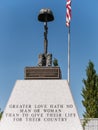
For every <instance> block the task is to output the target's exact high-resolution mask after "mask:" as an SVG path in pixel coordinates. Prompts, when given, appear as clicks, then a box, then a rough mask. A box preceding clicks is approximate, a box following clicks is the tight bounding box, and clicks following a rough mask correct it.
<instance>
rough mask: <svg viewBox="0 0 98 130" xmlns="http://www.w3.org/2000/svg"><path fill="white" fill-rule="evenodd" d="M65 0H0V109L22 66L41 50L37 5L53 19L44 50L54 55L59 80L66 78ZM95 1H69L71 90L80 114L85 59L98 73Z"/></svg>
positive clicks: (35, 60) (31, 63) (97, 1)
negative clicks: (58, 70) (70, 2)
mask: <svg viewBox="0 0 98 130" xmlns="http://www.w3.org/2000/svg"><path fill="white" fill-rule="evenodd" d="M65 3H66V1H63V0H52V1H51V0H0V107H1V109H2V110H4V108H5V106H6V103H7V101H8V99H9V96H10V94H11V92H12V89H13V86H14V84H15V82H16V80H18V79H24V68H25V67H26V66H36V65H37V63H38V54H39V53H42V52H43V31H44V28H43V23H41V22H39V21H38V20H37V16H38V13H39V11H40V9H41V8H50V9H51V10H52V11H53V14H54V17H55V20H54V21H53V22H50V23H49V24H48V27H49V30H48V52H49V53H52V54H53V58H57V59H58V62H59V66H60V67H61V70H62V76H63V79H67V47H68V43H67V35H68V28H66V26H65V14H66V8H65ZM97 5H98V0H93V1H91V0H89V1H88V0H86V1H85V0H81V1H79V0H78V1H77V0H73V1H72V20H71V47H70V48H71V55H70V58H71V68H70V72H71V76H70V77H71V82H70V84H71V90H72V94H73V97H74V100H75V103H76V106H77V109H78V112H79V115H80V117H82V114H83V111H84V108H83V106H82V103H81V100H82V97H81V90H82V87H83V83H82V80H83V78H85V77H86V75H85V69H86V67H87V65H88V62H89V60H91V61H93V63H94V65H95V69H96V71H97V73H98V60H97V52H98V36H97V35H98V14H97V12H98V7H97Z"/></svg>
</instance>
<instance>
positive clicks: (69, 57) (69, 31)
mask: <svg viewBox="0 0 98 130" xmlns="http://www.w3.org/2000/svg"><path fill="white" fill-rule="evenodd" d="M68 83H69V85H70V26H69V27H68Z"/></svg>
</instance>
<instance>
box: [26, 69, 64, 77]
mask: <svg viewBox="0 0 98 130" xmlns="http://www.w3.org/2000/svg"><path fill="white" fill-rule="evenodd" d="M61 77H62V75H61V70H60V67H26V68H25V77H24V79H61Z"/></svg>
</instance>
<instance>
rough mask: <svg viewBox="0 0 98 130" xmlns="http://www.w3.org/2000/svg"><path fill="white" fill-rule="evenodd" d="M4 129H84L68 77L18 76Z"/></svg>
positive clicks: (6, 109)
mask: <svg viewBox="0 0 98 130" xmlns="http://www.w3.org/2000/svg"><path fill="white" fill-rule="evenodd" d="M0 130H82V126H81V123H80V119H79V117H78V113H77V110H76V107H75V104H74V100H73V97H72V94H71V91H70V88H69V86H68V82H67V81H66V80H18V81H17V82H16V84H15V86H14V89H13V91H12V94H11V96H10V98H9V101H8V103H7V106H6V108H5V111H4V113H3V117H2V120H1V123H0Z"/></svg>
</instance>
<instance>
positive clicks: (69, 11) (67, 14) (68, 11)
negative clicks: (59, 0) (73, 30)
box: [66, 0, 71, 27]
mask: <svg viewBox="0 0 98 130" xmlns="http://www.w3.org/2000/svg"><path fill="white" fill-rule="evenodd" d="M70 21H71V0H67V2H66V26H67V27H69V26H70Z"/></svg>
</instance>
